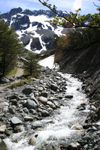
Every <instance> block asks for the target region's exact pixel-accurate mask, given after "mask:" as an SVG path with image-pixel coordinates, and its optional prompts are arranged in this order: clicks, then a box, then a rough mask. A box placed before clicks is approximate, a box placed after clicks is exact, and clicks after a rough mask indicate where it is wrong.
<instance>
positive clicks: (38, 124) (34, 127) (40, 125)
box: [32, 121, 43, 129]
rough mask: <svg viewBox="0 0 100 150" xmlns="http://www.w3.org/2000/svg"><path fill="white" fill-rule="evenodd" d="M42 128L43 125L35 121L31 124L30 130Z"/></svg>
mask: <svg viewBox="0 0 100 150" xmlns="http://www.w3.org/2000/svg"><path fill="white" fill-rule="evenodd" d="M41 127H43V123H42V122H41V121H35V122H33V123H32V129H36V128H41Z"/></svg>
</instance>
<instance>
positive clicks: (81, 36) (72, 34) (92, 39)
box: [55, 28, 100, 51]
mask: <svg viewBox="0 0 100 150" xmlns="http://www.w3.org/2000/svg"><path fill="white" fill-rule="evenodd" d="M99 37H100V30H98V29H96V28H77V29H72V30H69V34H68V35H67V36H62V37H58V38H57V39H56V40H55V44H56V50H57V51H64V50H68V49H74V50H76V49H81V48H83V47H87V46H89V45H91V44H93V43H97V42H100V38H99Z"/></svg>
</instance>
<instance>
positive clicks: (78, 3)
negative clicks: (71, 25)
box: [72, 0, 82, 12]
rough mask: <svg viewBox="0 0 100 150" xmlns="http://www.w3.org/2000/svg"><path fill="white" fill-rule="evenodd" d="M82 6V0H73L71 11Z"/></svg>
mask: <svg viewBox="0 0 100 150" xmlns="http://www.w3.org/2000/svg"><path fill="white" fill-rule="evenodd" d="M79 8H82V0H75V1H74V4H73V7H72V11H73V12H74V11H75V10H77V9H79Z"/></svg>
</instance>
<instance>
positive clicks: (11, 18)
mask: <svg viewBox="0 0 100 150" xmlns="http://www.w3.org/2000/svg"><path fill="white" fill-rule="evenodd" d="M63 13H64V15H66V16H67V15H69V14H67V13H66V12H63V11H58V14H60V15H63ZM53 16H57V15H56V14H55V13H54V12H52V11H50V10H33V11H31V10H29V9H26V10H22V8H20V7H19V8H14V9H11V10H10V11H9V12H7V13H4V14H2V20H4V21H6V22H8V24H9V26H10V27H14V30H15V31H16V33H17V34H18V35H19V38H20V39H21V41H22V43H23V44H24V46H25V48H26V49H28V50H30V51H33V52H34V53H41V52H42V51H46V50H48V49H49V50H50V49H54V48H55V46H54V45H53V39H54V38H55V37H58V36H61V35H64V34H66V32H67V31H66V30H65V29H64V28H63V27H59V26H56V25H55V24H52V23H49V22H46V21H49V20H50V19H52V17H53Z"/></svg>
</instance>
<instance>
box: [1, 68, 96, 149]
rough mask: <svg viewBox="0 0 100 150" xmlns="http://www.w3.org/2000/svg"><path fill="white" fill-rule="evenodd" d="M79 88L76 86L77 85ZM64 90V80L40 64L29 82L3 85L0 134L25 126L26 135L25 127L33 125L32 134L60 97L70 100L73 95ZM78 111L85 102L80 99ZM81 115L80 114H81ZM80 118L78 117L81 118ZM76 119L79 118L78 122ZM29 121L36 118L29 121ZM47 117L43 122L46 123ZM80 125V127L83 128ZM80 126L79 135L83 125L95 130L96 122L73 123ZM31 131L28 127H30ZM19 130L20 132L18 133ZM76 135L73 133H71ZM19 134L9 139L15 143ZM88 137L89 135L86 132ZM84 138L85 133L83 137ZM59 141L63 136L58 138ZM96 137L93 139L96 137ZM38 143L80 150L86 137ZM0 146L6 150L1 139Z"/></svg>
mask: <svg viewBox="0 0 100 150" xmlns="http://www.w3.org/2000/svg"><path fill="white" fill-rule="evenodd" d="M77 90H79V89H77ZM65 93H66V80H65V78H64V77H62V76H61V75H60V74H58V73H57V72H56V71H54V70H52V71H51V70H50V69H49V68H47V69H45V68H42V74H41V77H40V79H34V78H33V81H32V82H31V83H30V84H29V83H25V85H24V86H22V87H18V88H16V89H5V90H3V91H1V92H0V138H1V139H4V138H6V137H9V136H10V135H12V133H21V132H22V131H23V130H26V133H24V134H25V135H23V136H26V135H29V134H31V133H30V132H27V131H29V130H30V129H33V132H34V134H35V131H36V130H43V127H44V125H43V123H42V122H41V119H43V118H44V117H47V116H51V115H53V114H54V113H55V109H56V108H59V107H60V106H63V105H64V103H63V101H62V99H63V98H65V99H66V100H69V101H71V99H72V98H73V95H67V94H65ZM77 109H78V110H79V112H80V113H82V112H81V110H84V109H85V104H84V103H83V104H82V105H80V106H79V107H78V108H77ZM83 117H84V116H83ZM81 119H82V118H81ZM81 119H80V122H81ZM33 121H38V122H37V123H36V122H35V123H33ZM49 121H51V120H48V122H47V124H48V123H49ZM83 128H84V129H83ZM81 129H82V136H83V134H84V132H85V131H87V129H89V132H91V130H92V129H93V131H92V132H94V130H95V133H98V134H99V125H97V124H96V125H93V124H92V125H91V124H89V125H88V124H87V123H86V124H84V125H83V126H81V125H79V126H76V130H77V133H78V130H81ZM31 132H32V131H31ZM22 134H23V133H22ZM37 136H38V135H37V134H35V137H31V138H30V139H29V145H34V144H35V143H36V138H37ZM74 136H75V137H74V139H76V134H75V135H74ZM21 137H22V135H21V136H19V137H17V136H15V137H13V136H12V141H13V142H15V143H17V142H18V141H19V140H21ZM89 137H91V136H89ZM86 138H87V137H86ZM74 139H73V138H71V137H70V140H71V141H72V142H73V141H74ZM62 141H63V140H62ZM96 141H97V140H96ZM45 144H46V145H44V146H43V145H42V146H43V147H42V146H41V148H40V149H41V150H53V149H55V150H74V149H75V150H77V149H78V150H81V149H82V147H83V149H85V148H84V147H87V144H88V141H86V140H85V142H84V139H83V140H81V135H80V140H79V138H78V141H77V139H76V142H74V143H69V144H68V143H66V140H65V141H63V144H61V145H57V143H52V144H50V145H47V143H45ZM0 148H1V149H0V150H6V145H5V144H4V143H3V141H2V140H1V143H0Z"/></svg>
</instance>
